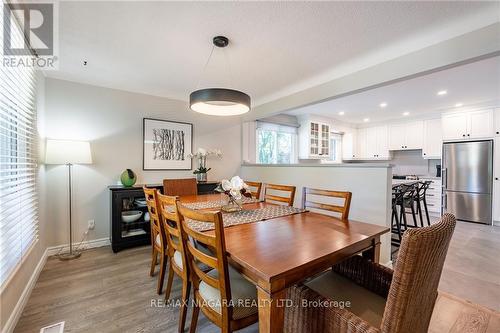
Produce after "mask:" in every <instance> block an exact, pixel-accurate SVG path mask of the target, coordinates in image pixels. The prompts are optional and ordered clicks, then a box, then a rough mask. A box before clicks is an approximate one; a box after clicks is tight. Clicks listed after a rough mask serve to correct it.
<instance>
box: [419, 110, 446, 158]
mask: <svg viewBox="0 0 500 333" xmlns="http://www.w3.org/2000/svg"><path fill="white" fill-rule="evenodd" d="M423 135H424V138H423V139H424V147H423V149H422V157H423V158H424V159H441V154H442V149H443V135H442V128H441V119H439V118H438V119H430V120H425V121H424V131H423Z"/></svg>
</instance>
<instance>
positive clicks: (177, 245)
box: [158, 194, 191, 332]
mask: <svg viewBox="0 0 500 333" xmlns="http://www.w3.org/2000/svg"><path fill="white" fill-rule="evenodd" d="M178 200H179V199H178V197H175V196H168V195H163V194H158V204H159V207H160V212H161V216H162V219H161V220H162V224H163V230H164V231H165V239H166V241H167V256H168V259H169V261H168V277H167V289H166V291H165V300H168V299H169V298H170V292H171V290H172V282H173V279H174V273H175V274H176V275H177V276H178V277H180V278H181V280H182V296H181V297H182V298H181V304H180V318H179V332H184V326H185V324H186V314H187V308H188V302H189V292H190V290H191V281H190V280H189V269H187V267H188V266H187V261H186V257H185V252H184V248H183V247H182V242H181V233H180V230H179V228H180V225H179V223H180V222H179V221H180V219H179V212H178V211H177V202H178Z"/></svg>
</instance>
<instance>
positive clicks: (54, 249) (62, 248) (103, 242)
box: [47, 238, 111, 257]
mask: <svg viewBox="0 0 500 333" xmlns="http://www.w3.org/2000/svg"><path fill="white" fill-rule="evenodd" d="M108 245H111V242H110V241H109V238H99V239H93V240H89V241H85V242H82V243H81V245H80V244H73V249H75V248H78V249H80V250H87V249H93V248H96V247H102V246H108ZM47 251H48V256H49V257H50V256H53V255H56V254H58V253H59V252H68V251H69V244H63V245H57V246H51V247H49V248H47Z"/></svg>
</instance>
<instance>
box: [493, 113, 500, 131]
mask: <svg viewBox="0 0 500 333" xmlns="http://www.w3.org/2000/svg"><path fill="white" fill-rule="evenodd" d="M494 131H495V136H500V108H498V109H495V130H494Z"/></svg>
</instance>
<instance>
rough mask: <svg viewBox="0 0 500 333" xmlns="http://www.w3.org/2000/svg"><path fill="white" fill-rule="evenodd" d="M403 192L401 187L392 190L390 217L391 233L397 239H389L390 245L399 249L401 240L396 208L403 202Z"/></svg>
mask: <svg viewBox="0 0 500 333" xmlns="http://www.w3.org/2000/svg"><path fill="white" fill-rule="evenodd" d="M404 193H405V191H404V190H403V186H402V185H398V186H395V187H393V188H392V216H391V233H392V234H395V235H396V237H397V239H394V238H392V237H391V244H392V245H394V246H397V247H399V245H400V244H401V239H402V230H401V220H400V219H399V212H398V206H399V203H400V202H402V201H403V197H404Z"/></svg>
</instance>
